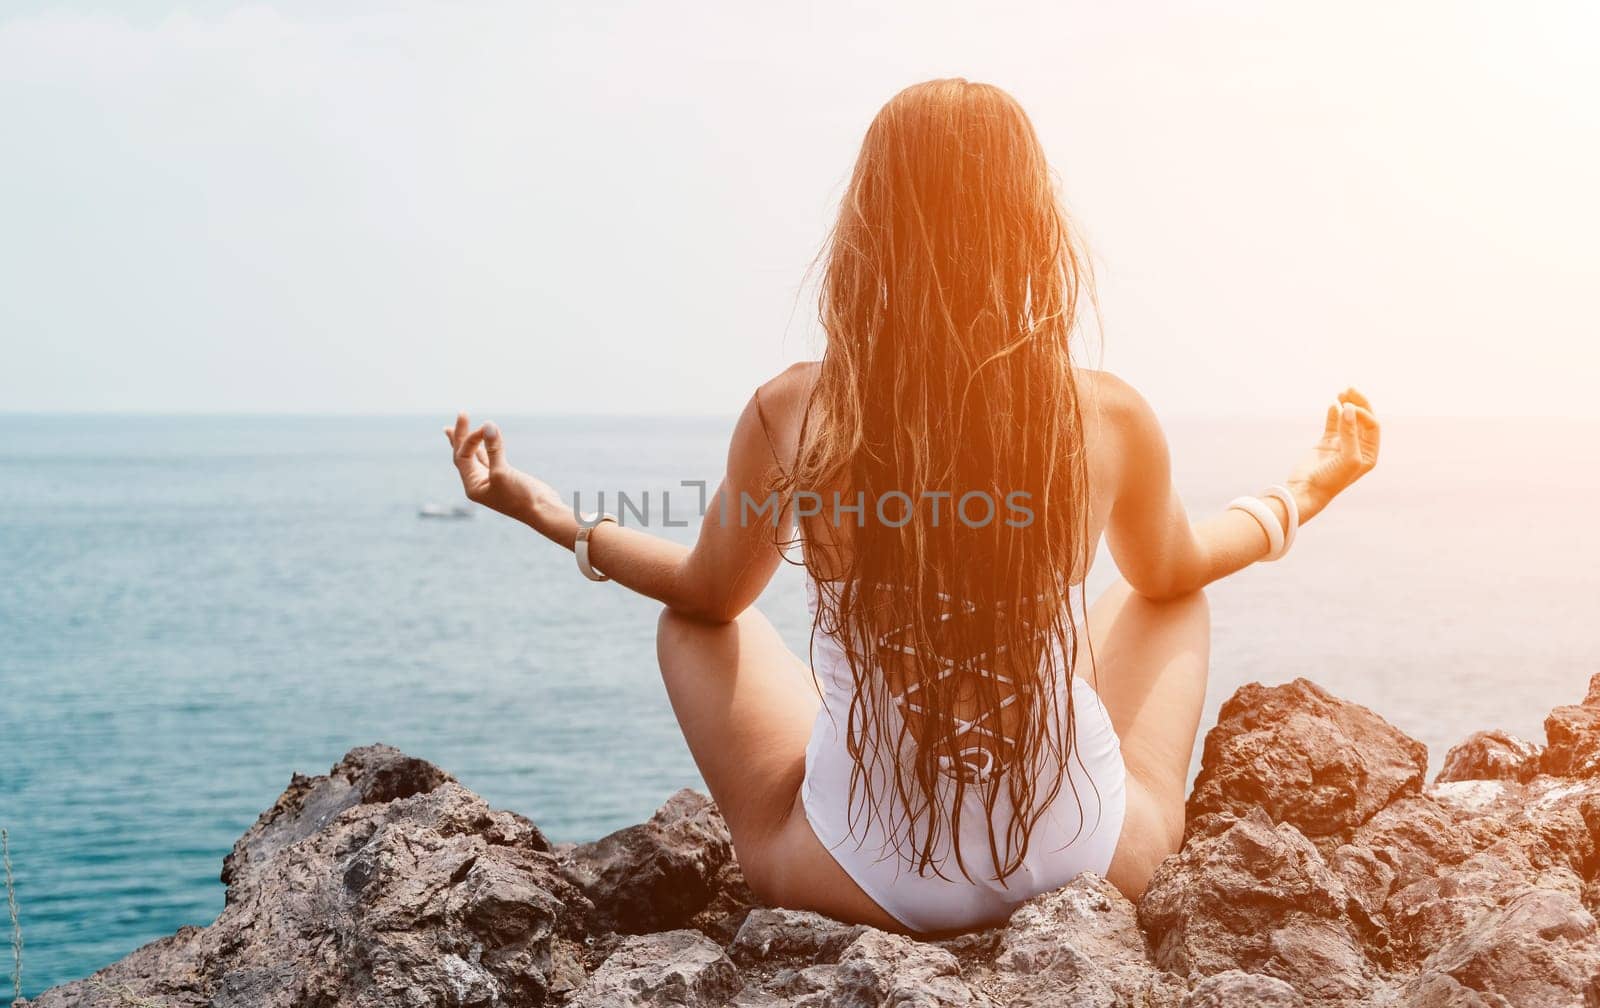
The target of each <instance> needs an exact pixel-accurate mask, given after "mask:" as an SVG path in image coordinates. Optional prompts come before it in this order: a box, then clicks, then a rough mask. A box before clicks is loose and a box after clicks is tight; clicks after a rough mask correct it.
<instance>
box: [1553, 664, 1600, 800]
mask: <svg viewBox="0 0 1600 1008" xmlns="http://www.w3.org/2000/svg"><path fill="white" fill-rule="evenodd" d="M1544 733H1545V747H1544V757H1543V759H1541V760H1540V764H1541V768H1542V769H1543V770H1544V772H1545V773H1547V774H1551V775H1553V776H1556V777H1595V776H1600V673H1597V674H1596V675H1595V676H1594V677H1593V678H1591V679H1590V680H1589V693H1588V695H1587V696H1585V697H1584V698H1583V702H1582V703H1580V704H1573V705H1571V706H1569V707H1557V708H1556V709H1555V710H1553V711H1551V712H1550V716H1549V717H1547V718H1545V720H1544Z"/></svg>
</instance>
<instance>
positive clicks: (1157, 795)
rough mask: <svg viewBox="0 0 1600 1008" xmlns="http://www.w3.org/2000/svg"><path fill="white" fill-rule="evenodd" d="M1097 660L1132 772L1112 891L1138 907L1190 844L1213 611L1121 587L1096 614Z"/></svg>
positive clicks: (1097, 674) (1094, 678)
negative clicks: (1166, 863)
mask: <svg viewBox="0 0 1600 1008" xmlns="http://www.w3.org/2000/svg"><path fill="white" fill-rule="evenodd" d="M1088 636H1089V640H1090V642H1091V646H1092V648H1093V652H1094V666H1093V668H1092V669H1091V667H1090V665H1089V663H1088V661H1089V654H1088V652H1087V651H1083V650H1080V652H1079V658H1078V668H1077V671H1078V674H1080V675H1085V676H1090V680H1089V681H1090V682H1091V684H1093V685H1094V686H1095V689H1096V691H1097V692H1098V693H1099V694H1100V699H1101V701H1102V702H1103V703H1104V704H1105V705H1106V709H1107V710H1108V711H1109V712H1110V714H1111V723H1112V725H1113V726H1114V727H1115V728H1116V730H1117V736H1118V738H1120V739H1121V741H1122V758H1123V762H1124V763H1126V764H1127V768H1128V785H1127V793H1128V812H1127V816H1126V818H1125V820H1124V822H1123V826H1122V837H1121V839H1120V840H1119V841H1118V843H1117V852H1116V855H1115V857H1113V858H1112V861H1111V867H1110V869H1109V870H1108V871H1107V872H1106V875H1107V878H1108V880H1109V881H1110V882H1111V884H1112V885H1115V886H1116V887H1117V888H1118V889H1120V890H1122V892H1123V893H1124V894H1125V895H1127V896H1128V897H1129V898H1130V899H1135V900H1136V899H1138V898H1139V897H1140V896H1141V895H1143V893H1144V889H1145V886H1146V885H1147V884H1148V883H1149V881H1150V875H1151V873H1153V872H1154V871H1155V869H1156V866H1157V865H1159V864H1160V863H1161V862H1162V861H1163V860H1165V859H1166V858H1167V857H1168V856H1170V855H1172V854H1175V853H1177V850H1178V848H1179V846H1181V845H1182V843H1183V815H1184V799H1185V793H1184V792H1185V785H1186V783H1187V782H1188V778H1189V759H1190V756H1191V755H1192V754H1193V752H1194V740H1195V733H1196V732H1197V731H1198V730H1199V728H1200V710H1201V707H1202V706H1203V705H1204V704H1205V698H1206V674H1207V670H1208V668H1209V666H1210V652H1211V609H1210V606H1209V605H1208V604H1207V602H1206V597H1205V595H1204V594H1203V593H1201V592H1194V593H1193V594H1190V595H1184V596H1182V597H1180V598H1177V599H1173V600H1170V601H1164V602H1152V601H1151V600H1149V599H1147V598H1144V597H1142V596H1140V595H1138V594H1136V593H1135V592H1134V591H1133V589H1132V588H1130V587H1128V583H1127V582H1126V581H1123V580H1121V579H1119V580H1118V581H1117V582H1116V583H1115V584H1113V585H1112V586H1111V587H1110V588H1107V589H1106V592H1105V594H1104V595H1101V596H1100V598H1099V599H1097V600H1096V601H1095V603H1094V605H1093V606H1092V607H1090V610H1089V626H1088Z"/></svg>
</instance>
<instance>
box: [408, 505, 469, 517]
mask: <svg viewBox="0 0 1600 1008" xmlns="http://www.w3.org/2000/svg"><path fill="white" fill-rule="evenodd" d="M417 517H418V518H450V519H457V520H459V519H461V518H471V517H472V509H471V508H469V507H467V506H466V505H465V504H453V505H452V504H424V505H422V506H421V507H420V508H418V509H417Z"/></svg>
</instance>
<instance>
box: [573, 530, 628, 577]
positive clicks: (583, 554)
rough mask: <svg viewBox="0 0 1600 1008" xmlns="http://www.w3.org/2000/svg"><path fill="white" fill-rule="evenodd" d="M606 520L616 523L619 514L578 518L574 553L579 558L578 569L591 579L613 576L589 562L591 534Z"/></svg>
mask: <svg viewBox="0 0 1600 1008" xmlns="http://www.w3.org/2000/svg"><path fill="white" fill-rule="evenodd" d="M605 522H610V523H611V524H613V525H615V524H616V523H617V516H616V515H613V514H600V515H593V516H591V517H590V518H589V519H588V520H587V521H585V520H583V519H581V518H580V519H579V520H578V538H577V539H575V540H574V541H573V543H572V555H573V556H574V557H576V558H577V559H578V570H579V571H581V572H582V573H583V576H584V577H586V578H588V579H589V580H590V581H610V580H611V578H610V577H608V576H606V575H605V574H602V573H600V572H599V571H597V570H595V569H594V566H593V565H591V564H590V563H589V536H590V535H591V534H593V532H594V530H595V529H596V528H598V527H599V526H600V525H602V524H604V523H605Z"/></svg>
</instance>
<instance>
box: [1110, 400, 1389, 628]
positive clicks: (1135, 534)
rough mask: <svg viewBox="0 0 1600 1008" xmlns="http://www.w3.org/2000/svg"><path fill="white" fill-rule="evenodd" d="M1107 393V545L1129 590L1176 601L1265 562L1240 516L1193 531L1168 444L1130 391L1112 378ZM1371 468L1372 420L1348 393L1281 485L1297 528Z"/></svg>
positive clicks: (1283, 511)
mask: <svg viewBox="0 0 1600 1008" xmlns="http://www.w3.org/2000/svg"><path fill="white" fill-rule="evenodd" d="M1108 377H1110V376H1108ZM1110 385H1111V386H1112V388H1111V389H1110V392H1111V395H1110V396H1108V397H1107V398H1108V405H1109V406H1110V409H1111V415H1112V418H1113V420H1114V424H1113V427H1114V429H1116V430H1118V431H1119V432H1120V435H1121V437H1120V440H1121V442H1122V451H1121V452H1120V457H1121V459H1122V467H1121V468H1122V472H1121V479H1120V481H1119V486H1118V491H1117V495H1116V499H1115V501H1114V502H1113V504H1112V507H1111V513H1110V516H1109V517H1108V519H1107V523H1106V540H1107V542H1108V544H1109V545H1110V547H1111V555H1112V558H1113V559H1114V560H1115V561H1116V564H1117V569H1118V570H1119V571H1121V573H1122V576H1123V578H1124V579H1126V580H1127V582H1128V584H1129V586H1130V587H1132V588H1133V590H1134V591H1136V592H1138V593H1139V594H1140V595H1143V596H1145V597H1147V598H1151V599H1170V598H1177V597H1178V596H1180V595H1187V594H1188V593H1190V592H1193V591H1197V590H1199V589H1201V588H1204V587H1205V586H1206V585H1208V584H1210V583H1211V582H1213V581H1217V580H1220V579H1221V578H1225V577H1227V576H1228V575H1229V574H1233V573H1235V572H1236V571H1239V570H1243V569H1244V568H1245V567H1248V566H1250V565H1251V564H1252V563H1255V562H1256V561H1257V560H1260V559H1262V558H1263V557H1265V556H1266V555H1267V553H1268V551H1269V547H1268V540H1267V534H1266V532H1265V530H1263V529H1262V527H1261V525H1260V524H1259V523H1257V521H1256V520H1255V518H1253V517H1251V516H1250V515H1249V514H1248V513H1247V512H1244V511H1240V510H1236V509H1232V508H1230V509H1228V510H1226V511H1224V512H1222V513H1221V514H1219V515H1215V516H1213V517H1211V518H1208V519H1206V520H1205V521H1203V522H1200V523H1199V524H1191V523H1190V521H1189V515H1188V512H1186V511H1185V510H1184V508H1183V502H1182V501H1181V500H1179V498H1178V494H1177V491H1176V489H1175V488H1174V487H1173V485H1172V461H1171V456H1170V455H1169V453H1168V450H1167V438H1166V434H1165V433H1164V432H1163V431H1162V429H1161V423H1160V421H1158V420H1157V419H1156V415H1155V411H1154V410H1152V409H1151V408H1150V404H1149V403H1148V402H1146V401H1145V399H1144V397H1143V396H1141V395H1140V394H1139V393H1138V391H1137V390H1135V389H1134V388H1133V386H1131V385H1128V384H1127V383H1126V382H1123V381H1121V380H1120V379H1116V378H1111V380H1110ZM1377 462H1378V421H1377V418H1376V417H1375V416H1374V415H1373V413H1372V408H1371V404H1370V403H1368V402H1367V400H1366V397H1365V396H1363V395H1362V394H1361V393H1359V392H1357V391H1356V390H1355V389H1346V390H1345V391H1344V392H1342V393H1340V395H1339V399H1338V402H1337V403H1336V404H1335V405H1331V406H1329V407H1328V411H1327V416H1326V419H1325V423H1324V426H1323V432H1322V437H1321V439H1320V440H1319V441H1318V442H1317V444H1316V445H1315V446H1314V447H1313V448H1312V449H1311V451H1310V453H1309V454H1308V455H1307V456H1306V458H1305V459H1304V460H1303V461H1302V462H1301V464H1300V465H1299V466H1297V467H1296V468H1295V470H1294V472H1292V473H1291V474H1290V476H1289V478H1288V479H1287V480H1286V481H1285V485H1286V486H1287V487H1288V488H1289V490H1290V492H1292V493H1293V494H1294V497H1295V504H1296V506H1297V507H1298V508H1299V511H1300V524H1302V525H1304V524H1305V523H1306V522H1308V521H1310V520H1311V519H1312V518H1314V517H1316V516H1317V514H1319V513H1320V512H1321V511H1322V509H1323V508H1325V507H1327V506H1328V503H1329V502H1330V501H1331V500H1333V498H1334V497H1335V496H1336V495H1338V494H1339V493H1340V492H1341V491H1343V490H1344V489H1345V488H1347V487H1349V486H1350V484H1352V483H1354V482H1355V481H1356V480H1357V479H1360V478H1361V477H1362V476H1363V475H1365V474H1366V473H1367V472H1370V471H1371V470H1372V467H1373V466H1375V465H1377ZM1248 490H1249V488H1241V492H1248ZM1263 499H1264V500H1265V502H1266V504H1267V506H1268V507H1270V508H1271V509H1272V511H1273V514H1274V515H1276V516H1277V519H1278V521H1279V522H1281V523H1284V524H1287V522H1288V517H1289V516H1288V510H1287V508H1286V507H1285V506H1284V504H1283V502H1282V501H1280V500H1278V499H1277V498H1275V497H1265V498H1263Z"/></svg>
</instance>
